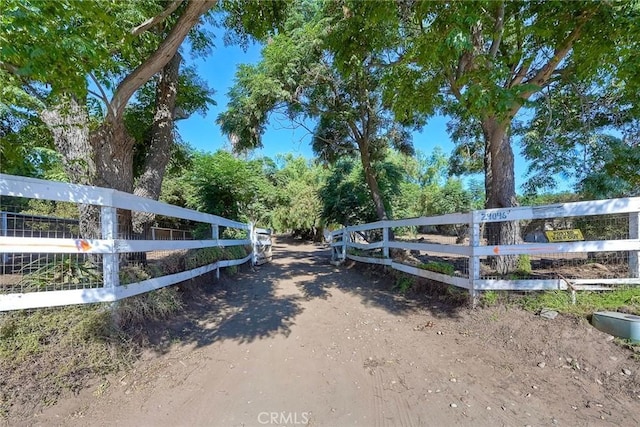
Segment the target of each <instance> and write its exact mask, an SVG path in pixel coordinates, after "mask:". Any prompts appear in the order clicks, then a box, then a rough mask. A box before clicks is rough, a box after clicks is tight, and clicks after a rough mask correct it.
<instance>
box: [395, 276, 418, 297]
mask: <svg viewBox="0 0 640 427" xmlns="http://www.w3.org/2000/svg"><path fill="white" fill-rule="evenodd" d="M415 283H416V282H415V279H414V278H413V277H411V276H407V275H404V274H403V275H399V276H398V277H397V279H396V282H395V284H394V289H396V290H397V291H398V292H400V293H401V294H404V293H405V292H407V291H408V290H409V289H411V288H412V287H413V285H415Z"/></svg>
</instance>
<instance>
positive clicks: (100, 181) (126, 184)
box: [89, 117, 134, 239]
mask: <svg viewBox="0 0 640 427" xmlns="http://www.w3.org/2000/svg"><path fill="white" fill-rule="evenodd" d="M89 140H90V141H91V145H92V146H93V149H94V152H95V159H96V167H97V169H96V172H97V173H96V178H95V180H94V185H97V186H99V187H104V188H113V189H114V190H120V191H123V192H125V193H132V192H133V155H132V153H133V145H134V140H133V138H132V137H131V136H130V135H129V133H128V132H127V130H126V128H125V125H124V121H123V120H122V118H121V117H118V118H113V117H111V118H107V120H106V121H105V123H103V124H102V125H100V127H98V128H97V129H96V130H94V131H92V132H91V133H90V135H89ZM131 235H132V231H131V211H129V210H123V209H119V210H118V237H119V238H123V239H126V238H129V237H130V236H131Z"/></svg>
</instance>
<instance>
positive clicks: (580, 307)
mask: <svg viewBox="0 0 640 427" xmlns="http://www.w3.org/2000/svg"><path fill="white" fill-rule="evenodd" d="M519 303H520V305H521V306H522V307H523V308H524V309H525V310H530V311H538V310H540V309H542V308H550V309H552V310H556V311H558V312H562V313H571V314H576V315H587V314H591V313H593V312H594V311H618V310H621V309H624V310H625V311H627V312H630V313H634V314H637V315H640V288H638V287H635V288H620V289H616V290H612V291H601V292H600V291H578V292H576V303H575V304H573V303H572V301H571V292H568V291H545V292H538V293H533V294H529V295H525V296H524V297H522V298H521V299H520V302H519Z"/></svg>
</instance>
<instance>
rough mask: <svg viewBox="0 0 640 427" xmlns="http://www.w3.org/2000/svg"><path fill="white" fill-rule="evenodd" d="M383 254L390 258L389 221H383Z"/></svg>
mask: <svg viewBox="0 0 640 427" xmlns="http://www.w3.org/2000/svg"><path fill="white" fill-rule="evenodd" d="M382 244H383V245H384V246H382V256H383V257H385V258H389V224H387V221H383V222H382Z"/></svg>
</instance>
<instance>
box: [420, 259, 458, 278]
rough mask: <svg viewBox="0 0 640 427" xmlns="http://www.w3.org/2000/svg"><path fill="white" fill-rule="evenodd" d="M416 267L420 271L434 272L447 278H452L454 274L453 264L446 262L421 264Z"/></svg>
mask: <svg viewBox="0 0 640 427" xmlns="http://www.w3.org/2000/svg"><path fill="white" fill-rule="evenodd" d="M417 267H418V268H420V269H422V270H429V271H434V272H436V273H442V274H447V275H449V276H453V275H454V274H455V272H456V269H455V267H454V266H453V264H449V263H447V262H438V261H431V262H427V263H423V264H418V266H417Z"/></svg>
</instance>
